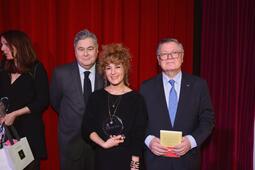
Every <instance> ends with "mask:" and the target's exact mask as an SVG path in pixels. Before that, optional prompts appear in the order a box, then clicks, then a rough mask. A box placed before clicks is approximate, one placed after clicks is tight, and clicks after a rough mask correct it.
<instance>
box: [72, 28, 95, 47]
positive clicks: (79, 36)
mask: <svg viewBox="0 0 255 170" xmlns="http://www.w3.org/2000/svg"><path fill="white" fill-rule="evenodd" d="M86 38H91V39H92V40H93V41H94V43H95V45H96V47H98V43H97V37H96V35H95V34H94V33H92V32H90V31H89V30H87V29H84V30H81V31H80V32H78V33H77V34H76V35H75V37H74V47H76V45H77V43H78V41H80V40H84V39H86Z"/></svg>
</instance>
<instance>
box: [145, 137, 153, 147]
mask: <svg viewBox="0 0 255 170" xmlns="http://www.w3.org/2000/svg"><path fill="white" fill-rule="evenodd" d="M154 137H155V136H153V135H148V136H147V137H146V138H145V140H144V143H145V145H146V146H147V147H148V148H150V147H149V145H150V143H151V140H152V139H153V138H154Z"/></svg>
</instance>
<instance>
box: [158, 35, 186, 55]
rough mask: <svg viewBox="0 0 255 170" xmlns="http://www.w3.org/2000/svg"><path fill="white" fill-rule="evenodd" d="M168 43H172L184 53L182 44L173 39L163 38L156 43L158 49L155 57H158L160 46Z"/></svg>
mask: <svg viewBox="0 0 255 170" xmlns="http://www.w3.org/2000/svg"><path fill="white" fill-rule="evenodd" d="M170 42H173V43H176V44H177V45H178V46H179V47H180V49H181V50H182V52H184V48H183V45H182V43H180V42H179V41H178V40H177V39H175V38H163V39H161V40H160V41H159V43H158V47H157V55H159V48H160V47H161V45H162V44H165V43H170Z"/></svg>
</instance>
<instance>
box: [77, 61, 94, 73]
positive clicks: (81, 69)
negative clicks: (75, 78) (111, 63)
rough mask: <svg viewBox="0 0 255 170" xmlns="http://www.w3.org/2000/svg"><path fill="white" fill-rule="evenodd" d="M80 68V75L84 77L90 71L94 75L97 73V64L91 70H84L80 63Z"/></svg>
mask: <svg viewBox="0 0 255 170" xmlns="http://www.w3.org/2000/svg"><path fill="white" fill-rule="evenodd" d="M78 67H79V73H80V75H83V74H84V72H85V71H90V73H92V75H95V72H96V64H94V65H93V66H92V67H91V68H90V69H89V70H86V69H84V68H83V67H82V66H80V64H79V63H78ZM90 75H91V74H90Z"/></svg>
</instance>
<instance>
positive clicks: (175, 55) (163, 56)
mask: <svg viewBox="0 0 255 170" xmlns="http://www.w3.org/2000/svg"><path fill="white" fill-rule="evenodd" d="M182 53H183V52H182V51H174V52H171V53H160V54H158V57H159V59H160V60H167V59H168V58H170V56H171V58H173V59H176V58H178V57H180V54H182Z"/></svg>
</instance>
